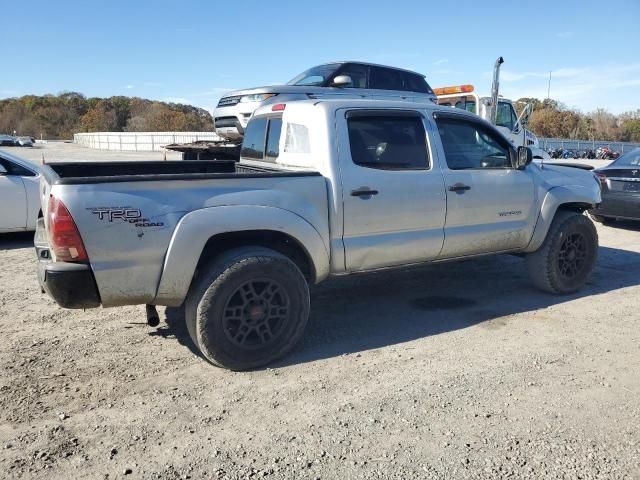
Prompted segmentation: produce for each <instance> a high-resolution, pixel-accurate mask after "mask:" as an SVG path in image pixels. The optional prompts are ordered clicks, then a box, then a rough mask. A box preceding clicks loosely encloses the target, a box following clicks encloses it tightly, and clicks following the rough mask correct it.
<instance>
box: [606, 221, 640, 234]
mask: <svg viewBox="0 0 640 480" xmlns="http://www.w3.org/2000/svg"><path fill="white" fill-rule="evenodd" d="M606 226H607V227H610V228H617V229H620V230H629V231H630V232H640V222H633V221H631V220H615V221H611V220H610V221H608V222H607V224H606Z"/></svg>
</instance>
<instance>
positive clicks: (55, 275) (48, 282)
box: [34, 218, 101, 308]
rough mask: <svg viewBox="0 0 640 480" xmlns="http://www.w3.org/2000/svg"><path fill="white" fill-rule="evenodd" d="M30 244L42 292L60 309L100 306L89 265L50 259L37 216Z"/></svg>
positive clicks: (44, 236) (42, 229) (41, 224)
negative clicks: (34, 250) (33, 237)
mask: <svg viewBox="0 0 640 480" xmlns="http://www.w3.org/2000/svg"><path fill="white" fill-rule="evenodd" d="M34 244H35V249H36V257H37V259H38V282H39V283H40V287H41V288H42V290H43V291H45V292H46V293H47V294H48V295H49V296H50V297H51V298H53V299H54V300H55V301H56V303H57V304H58V305H60V306H61V307H63V308H94V307H99V306H100V303H101V302H100V294H99V293H98V286H97V285H96V280H95V277H94V276H93V271H91V267H90V266H89V265H86V264H84V263H66V262H54V261H52V260H51V253H50V251H49V245H48V243H47V238H46V233H45V230H44V220H43V219H42V218H39V219H38V224H37V227H36V235H35V239H34Z"/></svg>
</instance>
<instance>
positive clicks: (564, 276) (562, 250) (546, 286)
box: [527, 211, 598, 294]
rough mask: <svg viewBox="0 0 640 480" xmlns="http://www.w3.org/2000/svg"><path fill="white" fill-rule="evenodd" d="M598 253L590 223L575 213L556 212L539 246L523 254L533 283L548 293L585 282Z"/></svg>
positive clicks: (569, 290) (574, 288)
mask: <svg viewBox="0 0 640 480" xmlns="http://www.w3.org/2000/svg"><path fill="white" fill-rule="evenodd" d="M597 255H598V233H597V231H596V228H595V226H594V225H593V223H592V222H591V221H590V220H589V219H588V218H587V217H586V216H585V215H581V214H579V213H576V212H568V211H559V212H557V213H556V216H555V218H554V219H553V222H552V223H551V227H550V228H549V232H547V237H546V238H545V240H544V242H543V243H542V246H541V247H540V248H539V249H538V250H536V251H535V252H533V253H530V254H528V255H527V267H528V269H529V276H530V277H531V281H532V282H533V284H534V285H535V286H536V287H537V288H539V289H540V290H543V291H545V292H549V293H556V294H568V293H573V292H575V291H577V290H579V289H580V288H581V287H583V286H584V284H585V283H586V282H587V280H588V279H589V277H590V276H591V273H592V271H593V267H594V265H595V262H596V258H597Z"/></svg>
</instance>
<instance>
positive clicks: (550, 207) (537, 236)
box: [524, 185, 599, 253]
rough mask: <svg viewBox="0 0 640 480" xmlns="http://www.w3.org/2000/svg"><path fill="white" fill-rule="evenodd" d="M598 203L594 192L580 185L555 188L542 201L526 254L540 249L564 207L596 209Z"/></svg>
mask: <svg viewBox="0 0 640 480" xmlns="http://www.w3.org/2000/svg"><path fill="white" fill-rule="evenodd" d="M598 202H599V199H598V200H596V199H594V194H593V191H591V190H590V189H589V188H587V187H583V186H580V185H576V186H571V187H554V188H552V189H551V190H549V191H548V192H547V194H546V195H545V197H544V200H543V201H542V208H541V209H540V214H539V215H538V221H537V222H536V226H535V229H534V231H533V236H532V237H531V241H530V242H529V245H527V248H525V250H524V252H525V253H530V252H535V251H536V250H538V248H540V246H541V245H542V243H543V242H544V239H545V238H546V237H547V232H548V231H549V227H551V222H553V219H554V217H555V215H556V212H557V211H558V209H559V208H560V207H562V205H570V204H582V205H588V206H589V207H590V208H591V207H595V206H596V203H598Z"/></svg>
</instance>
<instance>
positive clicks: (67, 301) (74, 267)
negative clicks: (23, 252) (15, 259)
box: [38, 262, 100, 308]
mask: <svg viewBox="0 0 640 480" xmlns="http://www.w3.org/2000/svg"><path fill="white" fill-rule="evenodd" d="M43 263H45V262H39V266H38V280H39V281H40V286H41V287H42V288H43V289H44V291H45V292H47V293H48V294H49V296H50V297H51V298H53V299H54V300H55V301H56V303H57V304H58V305H60V306H61V307H63V308H95V307H99V306H100V295H99V294H98V288H97V286H96V281H95V278H94V277H93V272H92V271H91V268H90V267H89V265H85V264H81V263H63V262H49V263H45V264H44V265H42V264H43Z"/></svg>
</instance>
